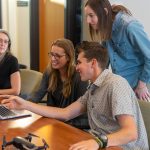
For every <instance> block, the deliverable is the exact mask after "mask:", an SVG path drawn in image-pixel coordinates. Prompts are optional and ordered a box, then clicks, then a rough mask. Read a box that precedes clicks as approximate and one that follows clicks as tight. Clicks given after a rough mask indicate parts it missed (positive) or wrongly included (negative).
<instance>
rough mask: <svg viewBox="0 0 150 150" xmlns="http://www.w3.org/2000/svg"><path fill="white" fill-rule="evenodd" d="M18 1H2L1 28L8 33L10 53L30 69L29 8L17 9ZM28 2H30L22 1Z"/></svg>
mask: <svg viewBox="0 0 150 150" xmlns="http://www.w3.org/2000/svg"><path fill="white" fill-rule="evenodd" d="M17 1H18V0H2V28H3V29H5V30H7V31H8V32H9V33H10V37H11V40H12V47H11V51H12V53H13V54H14V55H15V56H16V57H17V58H18V61H19V63H21V64H25V65H27V66H28V68H30V43H29V42H30V23H29V20H30V17H29V6H27V7H18V6H17ZM24 1H30V0H24Z"/></svg>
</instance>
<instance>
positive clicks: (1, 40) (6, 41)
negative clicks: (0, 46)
mask: <svg viewBox="0 0 150 150" xmlns="http://www.w3.org/2000/svg"><path fill="white" fill-rule="evenodd" d="M0 43H4V44H8V43H9V41H8V40H3V39H0Z"/></svg>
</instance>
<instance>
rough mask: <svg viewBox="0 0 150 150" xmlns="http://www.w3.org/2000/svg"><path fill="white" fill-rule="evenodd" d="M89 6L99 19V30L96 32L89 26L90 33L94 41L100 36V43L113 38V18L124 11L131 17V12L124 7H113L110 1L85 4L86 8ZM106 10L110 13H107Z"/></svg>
mask: <svg viewBox="0 0 150 150" xmlns="http://www.w3.org/2000/svg"><path fill="white" fill-rule="evenodd" d="M86 6H89V7H90V8H91V9H92V10H93V11H94V12H95V14H96V15H97V17H98V29H97V30H94V29H93V28H92V27H91V26H90V25H89V31H90V35H91V38H92V40H94V39H95V37H96V36H97V35H98V36H99V37H100V41H105V40H108V39H110V38H111V32H112V24H113V18H114V17H115V15H116V14H117V13H118V12H120V11H122V12H125V13H127V14H129V15H131V13H130V11H129V10H128V9H127V8H126V7H124V6H122V5H113V6H111V4H110V2H109V1H108V0H88V1H87V2H86V4H85V7H86ZM104 8H106V9H107V10H108V12H107V13H106V10H105V9H104Z"/></svg>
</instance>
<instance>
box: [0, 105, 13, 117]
mask: <svg viewBox="0 0 150 150" xmlns="http://www.w3.org/2000/svg"><path fill="white" fill-rule="evenodd" d="M15 115H16V114H15V113H14V112H13V111H11V110H9V109H8V108H6V107H5V106H2V105H0V116H2V117H7V116H15Z"/></svg>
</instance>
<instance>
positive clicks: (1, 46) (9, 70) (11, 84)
mask: <svg viewBox="0 0 150 150" xmlns="http://www.w3.org/2000/svg"><path fill="white" fill-rule="evenodd" d="M10 48H11V40H10V36H9V34H8V33H7V31H5V30H2V29H0V95H2V94H9V95H19V93H20V84H21V81H20V73H19V67H18V60H17V58H16V57H14V56H13V55H12V54H11V53H10Z"/></svg>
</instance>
